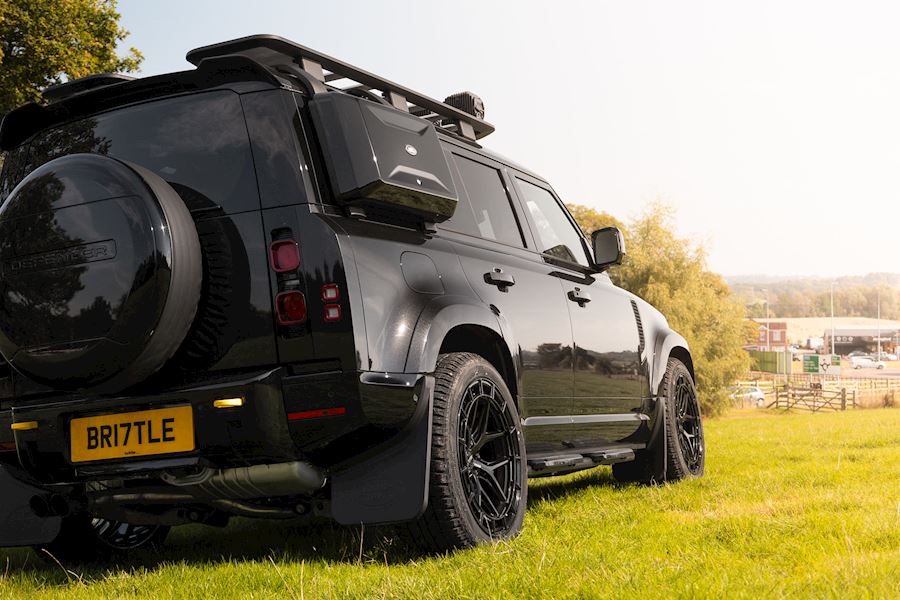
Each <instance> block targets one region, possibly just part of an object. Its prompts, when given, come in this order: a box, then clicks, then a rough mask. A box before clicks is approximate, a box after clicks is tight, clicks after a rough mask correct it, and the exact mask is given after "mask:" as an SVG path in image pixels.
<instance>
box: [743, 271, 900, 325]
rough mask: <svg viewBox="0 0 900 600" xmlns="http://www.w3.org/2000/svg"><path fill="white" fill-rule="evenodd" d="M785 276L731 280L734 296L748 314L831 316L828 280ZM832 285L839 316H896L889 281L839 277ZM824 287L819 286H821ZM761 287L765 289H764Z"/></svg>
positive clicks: (898, 303)
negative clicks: (761, 281) (850, 280)
mask: <svg viewBox="0 0 900 600" xmlns="http://www.w3.org/2000/svg"><path fill="white" fill-rule="evenodd" d="M822 282H823V280H813V281H810V280H802V279H801V280H789V281H781V282H777V283H770V284H765V285H763V284H749V283H741V284H733V289H734V294H735V298H736V299H737V300H738V302H740V303H742V304H743V305H744V306H746V308H747V314H748V315H749V316H751V317H765V316H766V297H767V296H768V304H769V317H828V316H831V283H830V280H824V284H823V283H822ZM835 283H836V285H835V286H834V314H835V315H837V316H839V317H871V318H875V317H876V316H878V311H879V305H880V307H881V318H882V319H891V320H900V287H893V286H892V285H891V284H890V283H888V282H886V283H878V284H866V283H856V284H847V283H842V282H841V281H840V280H838V281H836V282H835ZM823 287H824V288H825V289H822V288H823ZM764 290H765V291H764Z"/></svg>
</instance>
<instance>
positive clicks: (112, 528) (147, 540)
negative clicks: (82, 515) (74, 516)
mask: <svg viewBox="0 0 900 600" xmlns="http://www.w3.org/2000/svg"><path fill="white" fill-rule="evenodd" d="M91 528H92V529H93V530H94V534H95V535H96V536H97V539H98V540H99V541H100V543H102V544H103V545H105V546H107V547H109V548H111V549H112V550H115V551H127V550H134V549H135V548H140V547H142V546H146V545H148V544H152V543H154V541H155V540H156V538H158V537H159V533H160V530H161V528H162V527H161V526H160V525H134V524H131V523H123V522H121V521H110V520H108V519H92V520H91Z"/></svg>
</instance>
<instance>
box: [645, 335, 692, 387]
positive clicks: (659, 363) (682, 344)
mask: <svg viewBox="0 0 900 600" xmlns="http://www.w3.org/2000/svg"><path fill="white" fill-rule="evenodd" d="M675 348H680V349H682V350H684V351H685V352H687V353H688V356H690V348H688V343H687V341H686V340H685V339H684V338H683V337H682V336H681V335H680V334H679V333H676V332H674V331H672V330H671V329H668V328H665V329H660V330H658V331H657V332H656V343H655V345H654V351H653V366H652V371H651V374H650V394H651V395H652V396H659V386H660V384H661V383H662V380H663V377H664V376H665V374H666V365H667V364H668V363H669V356H671V355H672V350H674V349H675ZM685 366H686V367H687V368H688V370H689V371H690V372H691V376H692V377H693V376H694V365H693V362H692V361H688V364H687V365H685Z"/></svg>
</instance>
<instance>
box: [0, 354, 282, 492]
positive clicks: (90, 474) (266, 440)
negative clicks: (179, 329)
mask: <svg viewBox="0 0 900 600" xmlns="http://www.w3.org/2000/svg"><path fill="white" fill-rule="evenodd" d="M235 397H241V398H244V400H245V401H244V404H243V406H240V407H234V408H224V409H221V408H215V407H214V406H213V402H214V401H215V400H218V399H222V398H235ZM175 406H191V407H192V409H193V416H194V418H193V421H194V440H195V449H194V450H193V451H190V452H183V453H179V454H175V455H171V454H170V455H165V454H161V455H155V456H151V457H142V458H139V459H137V458H135V459H126V460H122V459H115V460H105V461H96V462H88V463H74V464H73V463H72V461H71V448H70V437H69V422H70V421H71V420H72V419H73V418H76V417H87V416H93V415H103V414H111V413H122V412H131V411H142V410H151V409H158V408H168V407H175ZM12 421H13V422H14V423H22V422H32V421H33V422H36V423H37V428H36V429H31V430H28V431H16V432H15V441H16V448H17V450H18V455H19V461H20V463H21V465H22V467H23V468H24V469H25V470H26V471H27V472H28V473H29V474H30V475H31V476H32V477H34V478H35V479H36V480H38V481H40V482H42V483H45V484H53V483H64V482H73V481H79V480H85V479H91V478H98V477H104V476H111V475H115V476H123V475H128V474H137V473H140V472H145V471H153V470H158V469H163V468H174V467H186V466H193V465H201V466H232V465H235V466H237V465H245V464H254V463H265V462H269V463H276V462H286V461H289V460H292V459H293V458H295V457H296V456H297V451H296V449H295V447H294V443H293V440H292V439H291V436H290V432H289V430H288V426H287V420H286V417H285V413H284V403H283V400H282V393H281V372H280V369H276V370H272V371H268V372H265V373H262V374H259V375H256V376H254V377H250V378H247V379H240V380H237V381H229V382H225V383H217V384H215V385H208V386H203V387H195V388H191V389H186V390H176V391H172V392H167V393H162V394H154V395H142V396H128V397H116V398H85V399H80V400H71V399H68V400H65V401H51V402H47V403H45V404H41V405H36V406H35V405H30V406H20V407H13V409H12Z"/></svg>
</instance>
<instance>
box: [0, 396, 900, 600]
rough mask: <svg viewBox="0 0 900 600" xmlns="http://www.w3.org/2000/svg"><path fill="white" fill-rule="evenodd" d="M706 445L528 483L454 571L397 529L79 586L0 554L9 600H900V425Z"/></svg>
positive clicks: (804, 425)
mask: <svg viewBox="0 0 900 600" xmlns="http://www.w3.org/2000/svg"><path fill="white" fill-rule="evenodd" d="M707 441H708V446H709V454H708V462H707V475H706V477H705V478H703V479H699V480H692V481H687V482H683V483H680V484H676V485H667V486H662V487H639V486H620V485H617V484H616V483H614V482H613V480H612V478H611V473H610V470H609V468H605V467H603V468H599V469H595V470H593V471H589V472H586V473H581V474H576V475H572V476H568V477H564V478H556V479H548V480H543V481H537V482H534V485H533V486H532V489H531V498H530V508H529V511H528V516H527V518H526V520H525V528H524V531H523V533H522V535H521V537H520V538H518V539H516V540H514V541H512V542H508V543H499V544H496V545H493V546H488V547H482V548H478V549H475V550H471V551H465V552H458V553H456V554H453V555H450V556H439V557H420V556H419V557H417V556H416V555H415V554H413V553H411V552H410V550H409V549H408V548H407V547H406V545H405V544H404V543H403V542H402V541H401V539H399V538H397V537H395V536H392V534H391V531H389V530H380V531H379V530H371V529H370V530H366V531H365V532H364V534H363V535H361V532H360V530H359V529H358V528H356V529H354V528H339V527H332V526H330V525H316V526H299V525H298V526H295V527H285V525H284V524H279V523H271V522H269V523H265V522H263V523H257V522H251V521H236V522H234V523H233V524H232V525H231V526H230V527H228V528H227V529H224V530H217V529H204V528H200V527H186V528H181V529H178V530H175V531H174V532H173V534H172V535H171V537H170V539H169V543H168V544H167V546H166V548H165V550H164V551H163V552H162V553H161V554H159V555H153V554H149V553H146V554H142V555H139V556H137V557H136V558H135V560H134V562H132V563H129V564H124V565H117V566H107V567H105V568H103V567H101V568H74V567H73V568H72V571H73V573H71V574H66V573H64V571H63V570H62V569H61V568H60V567H59V566H46V565H44V564H41V563H39V562H38V561H36V560H35V559H34V557H33V556H31V555H30V553H29V552H28V551H25V550H16V551H9V552H5V553H4V552H0V570H2V569H3V566H2V565H3V563H6V565H7V566H6V567H5V574H3V575H2V579H0V597H4V598H28V597H41V598H58V597H67V598H68V597H73V598H94V597H104V598H121V597H134V596H141V597H155V598H199V597H206V596H215V597H223V598H232V597H241V598H270V597H271V598H316V597H331V596H336V597H361V598H379V597H412V598H506V597H527V598H562V597H598V598H606V597H608V598H621V597H640V598H673V597H692V598H741V597H745V598H779V597H788V596H790V597H810V598H900V410H897V409H893V410H870V411H857V412H846V413H833V414H813V415H805V414H804V415H799V414H791V415H782V414H778V415H776V414H772V413H761V412H758V411H753V412H746V413H734V414H732V415H729V416H727V417H724V418H720V419H716V420H711V421H709V422H708V423H707ZM361 538H362V539H361Z"/></svg>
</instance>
